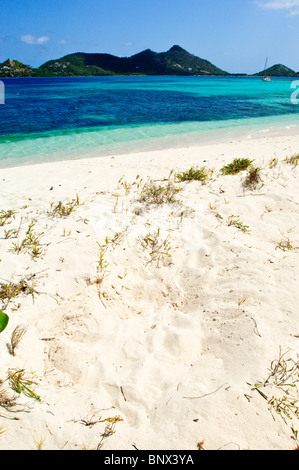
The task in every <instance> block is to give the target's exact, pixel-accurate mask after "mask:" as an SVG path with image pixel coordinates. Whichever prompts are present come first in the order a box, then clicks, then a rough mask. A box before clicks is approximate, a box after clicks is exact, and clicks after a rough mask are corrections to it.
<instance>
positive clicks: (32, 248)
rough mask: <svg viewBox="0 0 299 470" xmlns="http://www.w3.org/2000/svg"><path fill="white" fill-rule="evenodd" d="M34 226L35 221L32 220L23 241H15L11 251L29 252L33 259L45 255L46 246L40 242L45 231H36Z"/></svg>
mask: <svg viewBox="0 0 299 470" xmlns="http://www.w3.org/2000/svg"><path fill="white" fill-rule="evenodd" d="M34 226H35V222H34V221H32V222H31V224H29V227H28V230H27V232H26V235H25V238H23V240H22V241H21V242H16V243H13V244H12V248H11V249H10V250H9V251H11V252H13V253H17V254H19V253H28V254H30V256H31V257H32V258H33V259H35V258H39V257H40V256H42V255H44V254H45V253H46V246H45V245H42V244H41V242H40V240H41V238H42V237H43V233H36V232H34V230H33V228H34Z"/></svg>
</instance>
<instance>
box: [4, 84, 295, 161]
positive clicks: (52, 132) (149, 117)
mask: <svg viewBox="0 0 299 470" xmlns="http://www.w3.org/2000/svg"><path fill="white" fill-rule="evenodd" d="M3 82H4V85H5V104H3V105H0V166H1V167H6V166H15V165H23V164H27V163H35V162H45V161H51V160H54V159H64V158H78V157H79V158H80V156H81V157H83V158H84V156H85V154H86V155H87V153H88V152H89V150H90V151H93V153H94V154H96V155H97V156H104V155H112V154H122V153H128V152H132V151H143V150H149V149H158V148H167V147H170V146H175V147H177V146H184V145H192V144H194V143H196V144H200V143H203V142H210V141H215V140H219V139H233V138H236V137H237V136H238V135H244V134H246V135H251V134H252V133H254V134H255V135H263V133H265V134H266V133H269V132H271V131H275V130H276V129H278V128H285V129H292V127H294V128H295V127H296V126H298V125H299V105H295V104H292V102H291V96H292V93H293V91H294V89H292V88H291V84H292V82H293V80H291V79H285V78H276V79H273V80H272V81H271V82H263V81H262V80H261V78H251V77H238V78H237V77H132V76H131V77H55V78H11V79H3Z"/></svg>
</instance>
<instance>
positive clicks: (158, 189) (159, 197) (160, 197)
mask: <svg viewBox="0 0 299 470" xmlns="http://www.w3.org/2000/svg"><path fill="white" fill-rule="evenodd" d="M180 191H181V188H177V187H176V186H175V185H174V184H173V183H172V182H171V181H169V182H168V183H167V185H165V186H162V185H157V184H155V183H154V182H152V181H151V182H150V183H146V184H145V185H144V186H143V187H142V190H141V192H140V195H139V201H140V202H145V203H146V204H147V205H150V204H156V205H160V204H174V203H176V202H177V199H176V197H177V194H178V193H179V192H180Z"/></svg>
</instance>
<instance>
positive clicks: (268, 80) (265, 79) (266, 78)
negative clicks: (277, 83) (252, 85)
mask: <svg viewBox="0 0 299 470" xmlns="http://www.w3.org/2000/svg"><path fill="white" fill-rule="evenodd" d="M267 64H268V57H267V59H266V62H265V67H264V77H263V81H264V82H271V78H270V77H268V76H267V75H266V69H267Z"/></svg>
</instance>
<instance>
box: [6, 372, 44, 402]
mask: <svg viewBox="0 0 299 470" xmlns="http://www.w3.org/2000/svg"><path fill="white" fill-rule="evenodd" d="M31 375H33V374H31ZM7 379H8V381H9V384H10V386H11V388H12V389H13V390H14V391H15V392H16V393H18V394H21V393H24V395H26V396H27V397H29V398H33V399H34V400H37V401H41V399H40V396H39V395H37V394H36V393H35V392H34V391H33V390H32V385H35V383H34V381H33V377H29V376H28V374H26V372H25V370H24V369H11V370H9V373H8V377H7Z"/></svg>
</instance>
